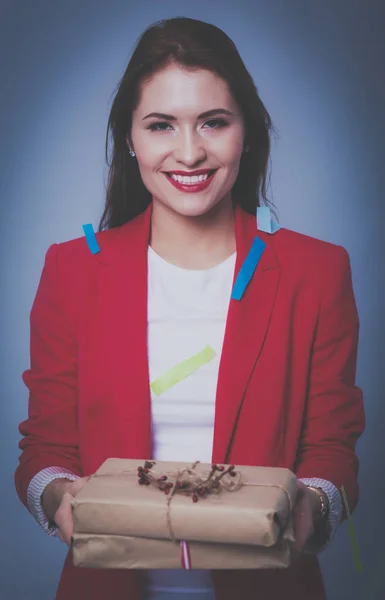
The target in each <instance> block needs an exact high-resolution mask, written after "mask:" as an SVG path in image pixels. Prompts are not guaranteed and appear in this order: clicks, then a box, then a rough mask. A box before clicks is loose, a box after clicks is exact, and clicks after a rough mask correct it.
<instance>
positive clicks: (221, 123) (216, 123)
mask: <svg viewBox="0 0 385 600" xmlns="http://www.w3.org/2000/svg"><path fill="white" fill-rule="evenodd" d="M207 124H210V125H211V126H210V127H209V129H218V128H219V127H226V125H227V123H226V121H225V120H224V119H210V121H206V122H205V125H207Z"/></svg>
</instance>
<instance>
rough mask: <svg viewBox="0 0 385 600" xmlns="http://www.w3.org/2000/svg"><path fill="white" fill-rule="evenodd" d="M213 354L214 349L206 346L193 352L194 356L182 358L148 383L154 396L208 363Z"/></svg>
mask: <svg viewBox="0 0 385 600" xmlns="http://www.w3.org/2000/svg"><path fill="white" fill-rule="evenodd" d="M214 356H215V351H214V350H213V349H212V348H211V346H206V348H204V349H203V350H201V351H200V352H198V354H194V356H191V357H190V358H187V359H186V360H183V361H182V362H180V363H178V364H177V365H175V367H173V368H172V369H170V370H169V371H167V372H166V373H165V374H164V375H162V376H161V377H158V379H155V381H153V382H152V383H151V384H150V387H151V389H152V391H153V392H154V394H155V395H156V396H160V395H161V394H163V392H165V391H166V390H168V389H170V388H171V387H173V386H174V385H175V384H176V383H178V382H179V381H182V379H186V378H187V377H188V376H189V375H191V373H194V371H197V370H198V369H199V368H200V367H203V365H205V364H206V363H208V362H209V361H210V360H211V359H212V358H213V357H214Z"/></svg>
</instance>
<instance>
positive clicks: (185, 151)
mask: <svg viewBox="0 0 385 600" xmlns="http://www.w3.org/2000/svg"><path fill="white" fill-rule="evenodd" d="M174 155H175V159H176V160H177V161H179V162H183V163H184V164H186V165H195V164H196V163H198V162H200V161H202V160H204V159H205V158H206V149H205V147H204V142H203V140H202V139H201V138H200V137H199V136H198V135H196V134H193V133H187V134H185V135H181V136H180V137H178V141H177V142H176V145H175V151H174Z"/></svg>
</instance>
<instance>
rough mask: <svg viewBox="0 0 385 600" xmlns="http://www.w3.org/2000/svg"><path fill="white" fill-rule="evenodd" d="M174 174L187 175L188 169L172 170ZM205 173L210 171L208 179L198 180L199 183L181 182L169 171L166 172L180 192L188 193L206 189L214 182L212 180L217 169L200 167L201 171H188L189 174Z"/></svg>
mask: <svg viewBox="0 0 385 600" xmlns="http://www.w3.org/2000/svg"><path fill="white" fill-rule="evenodd" d="M171 172H172V174H173V175H182V176H185V177H187V174H186V171H171ZM205 173H209V175H208V177H207V179H205V180H204V181H198V182H197V183H179V181H175V179H173V178H172V177H171V176H170V175H169V174H168V173H166V176H167V179H168V181H169V182H170V183H172V185H173V186H174V187H175V188H176V189H177V190H179V191H180V192H188V193H190V194H191V193H196V192H203V191H204V190H206V189H207V188H208V186H209V185H210V183H211V182H212V180H213V179H214V177H215V173H216V170H214V171H213V170H211V171H209V170H207V169H200V170H199V171H190V172H189V173H188V176H189V177H190V176H193V175H204V174H205Z"/></svg>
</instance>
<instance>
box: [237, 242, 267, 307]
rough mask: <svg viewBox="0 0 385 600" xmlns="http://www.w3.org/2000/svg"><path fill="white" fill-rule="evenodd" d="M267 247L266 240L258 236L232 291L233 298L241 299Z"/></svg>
mask: <svg viewBox="0 0 385 600" xmlns="http://www.w3.org/2000/svg"><path fill="white" fill-rule="evenodd" d="M265 248H266V244H265V242H263V241H262V240H261V239H260V238H259V237H258V236H256V237H255V239H254V241H253V245H252V246H251V248H250V250H249V253H248V255H247V256H246V258H245V262H244V263H243V265H242V267H241V270H240V271H239V273H238V275H237V278H236V280H235V283H234V287H233V291H232V292H231V298H232V299H233V300H240V299H241V298H242V296H243V292H244V291H245V289H246V287H247V285H248V283H249V282H250V280H251V278H252V276H253V274H254V271H255V269H256V267H257V264H258V263H259V259H260V258H261V256H262V254H263V251H264V249H265Z"/></svg>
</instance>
